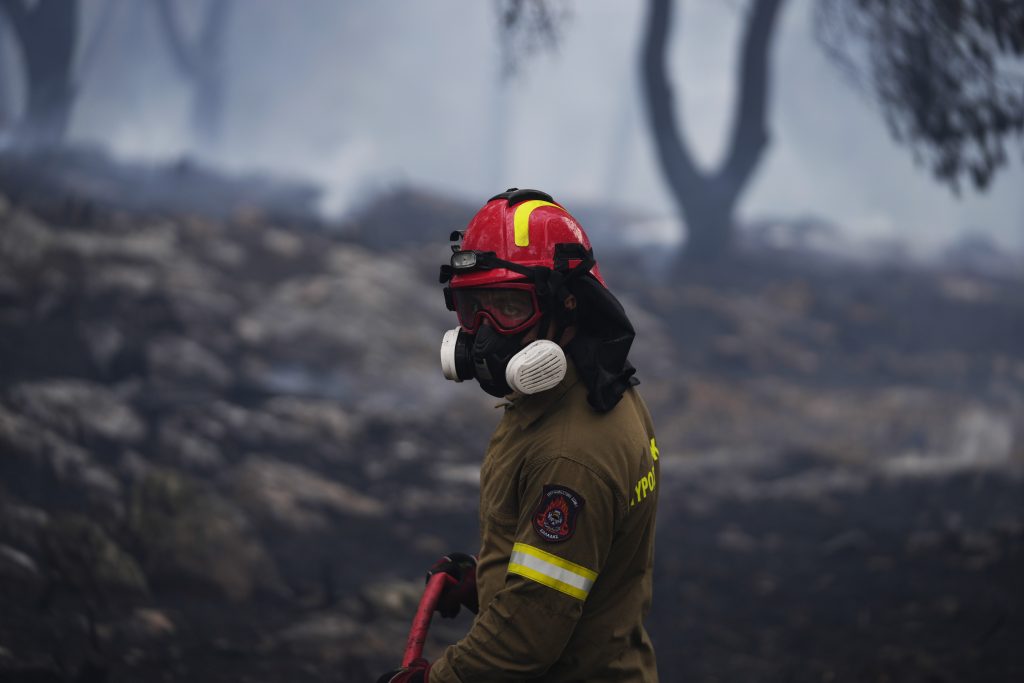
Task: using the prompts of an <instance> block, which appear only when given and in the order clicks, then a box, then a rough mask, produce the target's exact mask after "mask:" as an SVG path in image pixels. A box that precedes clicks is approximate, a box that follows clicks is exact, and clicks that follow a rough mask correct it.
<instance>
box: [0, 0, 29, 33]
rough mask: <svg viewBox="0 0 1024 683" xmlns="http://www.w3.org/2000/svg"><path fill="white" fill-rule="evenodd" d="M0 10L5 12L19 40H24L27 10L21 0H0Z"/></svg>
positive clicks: (26, 27) (26, 28)
mask: <svg viewBox="0 0 1024 683" xmlns="http://www.w3.org/2000/svg"><path fill="white" fill-rule="evenodd" d="M0 10H3V11H4V12H6V13H7V19H8V20H9V21H10V22H11V26H12V27H13V28H14V32H15V33H17V34H18V37H19V40H24V38H25V34H26V32H27V31H28V26H27V24H28V10H27V9H26V8H25V5H23V4H22V2H21V0H0Z"/></svg>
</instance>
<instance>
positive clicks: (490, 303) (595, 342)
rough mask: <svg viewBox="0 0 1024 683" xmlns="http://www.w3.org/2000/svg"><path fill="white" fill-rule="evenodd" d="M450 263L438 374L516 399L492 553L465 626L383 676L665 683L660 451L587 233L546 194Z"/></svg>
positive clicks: (463, 243) (464, 599) (627, 340)
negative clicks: (434, 650)
mask: <svg viewBox="0 0 1024 683" xmlns="http://www.w3.org/2000/svg"><path fill="white" fill-rule="evenodd" d="M452 238H453V240H454V241H455V242H456V244H455V245H453V254H452V257H451V263H450V265H447V266H442V269H441V281H442V283H444V284H446V285H447V286H446V287H445V290H444V291H445V299H446V302H447V305H448V308H449V309H450V310H452V311H454V312H455V313H456V315H457V317H458V322H459V327H457V328H455V329H453V330H450V331H449V332H447V333H446V334H445V335H444V340H443V342H442V346H441V365H442V370H443V371H444V374H445V376H446V377H447V378H448V379H452V380H455V381H464V380H469V379H475V380H476V381H477V382H478V383H479V384H480V386H481V388H482V389H483V390H484V391H486V392H487V393H489V394H491V395H493V396H496V397H502V398H504V399H505V403H504V414H503V416H502V419H501V422H500V423H499V425H498V427H497V429H496V430H495V433H494V436H493V437H492V439H491V442H490V445H489V446H488V448H487V452H486V454H485V457H484V461H483V465H482V467H481V470H480V532H481V538H480V551H479V556H478V558H475V557H472V556H470V555H466V554H460V553H453V554H451V555H449V556H446V557H445V558H442V560H440V561H439V562H438V563H437V564H435V565H434V567H432V568H431V573H433V572H438V571H443V572H447V573H449V574H451V575H452V576H453V577H454V578H455V579H456V580H457V583H455V582H450V583H452V584H453V585H451V586H450V588H449V589H448V590H447V592H446V593H445V594H444V596H443V597H442V601H441V603H440V605H439V611H440V612H441V613H442V616H454V614H455V613H456V612H458V610H459V609H460V607H462V606H465V607H467V608H468V609H470V610H471V611H473V612H476V617H475V619H474V621H473V625H472V627H471V628H470V630H469V633H468V634H467V635H466V636H465V637H464V638H463V639H462V640H460V641H459V642H458V643H456V644H455V645H452V646H450V647H448V648H447V649H446V650H445V652H444V654H443V655H442V656H441V657H440V659H438V660H437V661H435V662H433V663H430V662H427V661H426V660H418V661H417V662H415V663H413V665H411V666H409V667H407V668H403V669H399V670H396V671H392V672H389V673H387V674H384V675H383V676H381V677H380V679H378V683H384V682H387V681H391V682H392V683H409V682H412V683H419V682H420V681H422V682H424V683H456V682H460V681H461V682H462V683H468V682H470V681H518V680H526V679H529V680H541V681H590V682H601V681H656V680H657V668H656V664H655V657H654V650H653V648H652V646H651V641H650V639H649V638H648V635H647V632H646V630H645V629H644V626H643V619H644V616H645V615H646V613H647V611H648V609H649V607H650V603H651V584H652V576H651V572H652V564H653V557H654V522H655V510H656V507H657V498H658V471H659V470H658V447H657V442H656V441H655V436H654V430H653V426H652V423H651V418H650V415H649V413H648V411H647V408H646V406H645V405H644V402H643V400H642V399H641V398H640V395H639V393H637V390H636V389H635V388H634V385H636V384H637V383H638V382H637V380H636V378H635V377H634V373H635V370H634V368H633V366H632V365H631V364H630V363H629V362H628V360H627V359H626V356H627V354H628V352H629V348H630V345H631V343H632V341H633V336H634V331H633V327H632V325H631V324H630V322H629V320H628V318H627V317H626V315H625V312H624V311H623V309H622V306H621V305H620V304H619V302H618V300H617V299H615V297H614V296H612V294H611V293H610V292H609V291H608V289H607V287H606V286H605V282H604V279H603V278H602V276H601V273H600V270H599V269H598V267H597V263H596V262H595V260H594V256H593V250H592V248H591V246H590V242H589V240H588V238H587V236H586V234H585V233H584V232H583V229H582V227H581V226H580V225H579V223H577V222H576V220H575V219H574V218H573V217H572V216H571V215H569V213H568V212H567V211H566V210H565V209H564V208H563V207H562V206H561V205H559V204H558V203H557V202H555V201H554V200H553V199H552V198H551V197H550V196H549V195H547V194H545V193H543V192H539V191H536V190H517V189H515V188H513V189H510V190H508V191H506V192H503V193H501V194H499V195H496V196H495V197H492V198H491V199H490V200H489V201H488V202H487V204H486V205H485V206H484V207H483V208H482V209H481V210H480V211H479V212H478V213H477V214H476V216H475V217H474V218H473V219H472V220H471V221H470V223H469V225H468V227H467V228H466V230H465V231H464V232H462V233H453V235H452Z"/></svg>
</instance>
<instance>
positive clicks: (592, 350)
mask: <svg viewBox="0 0 1024 683" xmlns="http://www.w3.org/2000/svg"><path fill="white" fill-rule="evenodd" d="M569 289H570V291H571V292H572V294H573V295H574V296H575V297H576V299H577V302H578V308H577V311H578V313H577V316H576V321H575V322H576V336H575V337H573V339H572V341H571V342H569V344H568V345H567V346H566V349H565V350H566V352H567V353H568V354H569V356H570V357H571V358H572V360H573V363H575V365H576V370H577V372H578V373H579V375H580V378H581V379H582V380H583V383H584V384H585V385H586V387H587V402H588V403H590V406H591V407H592V408H593V409H594V410H596V411H597V412H599V413H606V412H608V411H609V410H611V409H612V408H614V407H615V406H616V404H618V402H619V400H620V399H621V398H622V395H623V394H624V393H625V392H626V390H627V389H629V387H631V386H635V385H637V384H639V383H640V380H638V379H637V378H636V377H634V375H635V374H636V368H634V367H633V365H632V364H631V363H630V362H629V360H628V359H627V356H628V355H629V349H630V347H631V346H632V344H633V338H634V337H635V336H636V332H635V331H634V329H633V324H632V323H631V322H630V321H629V318H628V317H627V316H626V311H625V310H624V309H623V308H622V304H621V303H619V300H618V299H616V298H615V296H614V295H613V294H612V293H611V292H609V291H608V290H607V288H605V287H604V285H602V284H601V283H600V282H598V281H597V280H596V279H594V278H593V277H583V278H580V279H578V280H576V281H575V282H574V283H572V284H571V285H570V286H569Z"/></svg>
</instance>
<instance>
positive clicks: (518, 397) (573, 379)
mask: <svg viewBox="0 0 1024 683" xmlns="http://www.w3.org/2000/svg"><path fill="white" fill-rule="evenodd" d="M566 361H567V363H566V366H567V367H566V370H565V377H563V378H562V381H561V382H559V383H558V384H557V385H556V386H555V387H554V388H552V389H548V390H547V391H542V392H540V393H539V394H513V395H512V396H511V397H510V398H509V402H508V403H506V404H505V410H506V411H507V412H508V413H509V416H510V417H511V418H512V419H513V420H514V421H515V422H516V423H518V425H519V426H520V427H522V428H523V429H526V428H527V427H529V426H530V425H532V424H533V423H534V422H536V421H537V420H539V419H540V418H542V417H543V416H544V415H545V414H547V413H548V411H549V410H550V409H552V408H553V407H554V406H555V404H557V403H558V402H559V401H560V400H561V399H562V397H563V396H565V395H566V394H567V393H568V392H569V390H570V389H572V388H573V386H575V385H576V384H577V383H578V382H579V381H580V376H579V374H578V373H577V372H576V366H575V365H574V364H573V362H572V360H571V359H569V358H566Z"/></svg>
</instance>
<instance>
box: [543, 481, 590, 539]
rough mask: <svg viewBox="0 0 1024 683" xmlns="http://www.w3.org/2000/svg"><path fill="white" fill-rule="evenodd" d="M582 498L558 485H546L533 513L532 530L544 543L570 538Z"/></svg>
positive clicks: (581, 505)
mask: <svg viewBox="0 0 1024 683" xmlns="http://www.w3.org/2000/svg"><path fill="white" fill-rule="evenodd" d="M582 507H583V496H581V495H580V494H578V493H576V492H575V491H573V490H572V489H570V488H568V487H566V486H561V485H560V484H548V485H546V486H545V487H544V492H543V493H542V494H541V495H540V502H538V503H537V509H536V510H534V512H533V530H534V531H536V532H537V535H538V536H540V537H541V538H543V539H544V540H545V541H549V542H551V543H559V542H561V541H567V540H569V539H570V538H572V535H573V533H575V531H576V518H577V517H578V516H579V512H580V509H581V508H582Z"/></svg>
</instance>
